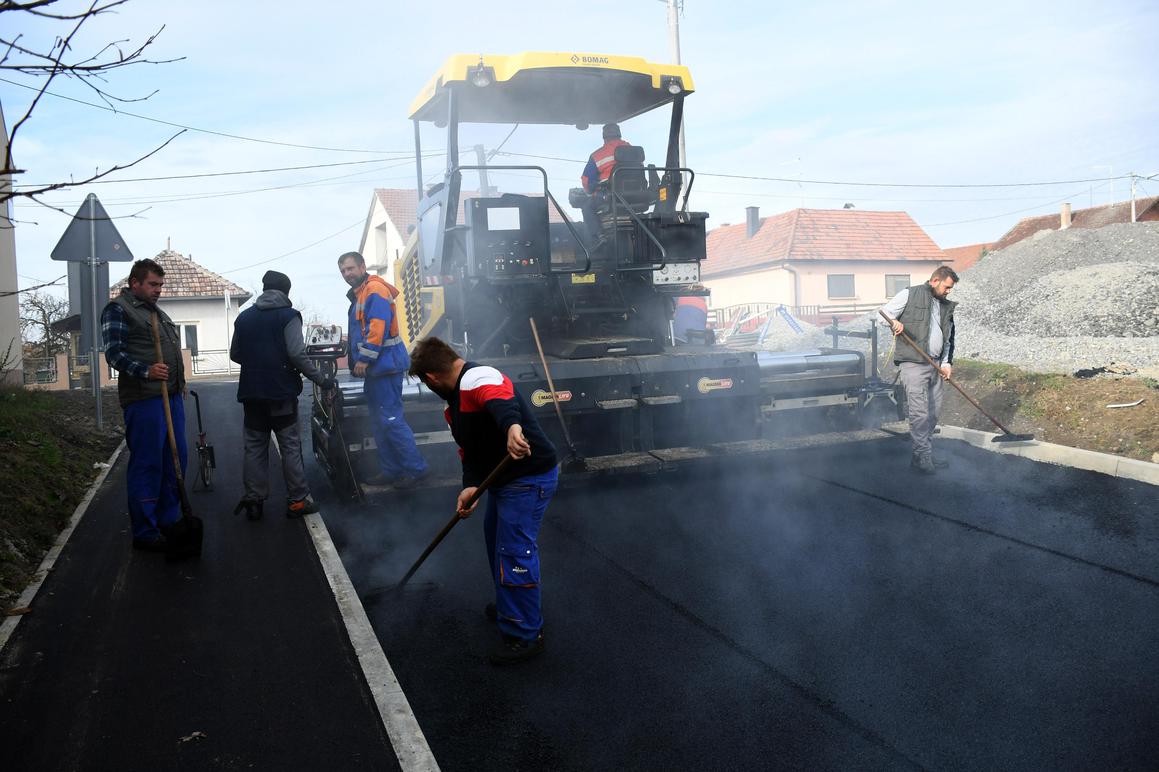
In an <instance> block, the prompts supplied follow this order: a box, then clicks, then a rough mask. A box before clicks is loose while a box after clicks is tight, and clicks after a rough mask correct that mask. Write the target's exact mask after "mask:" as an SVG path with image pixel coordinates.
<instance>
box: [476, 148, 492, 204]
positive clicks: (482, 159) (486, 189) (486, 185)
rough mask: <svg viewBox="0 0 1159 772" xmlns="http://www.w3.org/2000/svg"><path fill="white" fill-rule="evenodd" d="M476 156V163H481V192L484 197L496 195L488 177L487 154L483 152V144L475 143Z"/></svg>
mask: <svg viewBox="0 0 1159 772" xmlns="http://www.w3.org/2000/svg"><path fill="white" fill-rule="evenodd" d="M475 158H476V161H475V163H477V164H478V165H479V193H480V194H482V195H483V196H484V197H486V196H491V195H494V194H493V193H492V191H491V184H490V180H488V178H487V154H486V153H484V152H483V146H482V145H475Z"/></svg>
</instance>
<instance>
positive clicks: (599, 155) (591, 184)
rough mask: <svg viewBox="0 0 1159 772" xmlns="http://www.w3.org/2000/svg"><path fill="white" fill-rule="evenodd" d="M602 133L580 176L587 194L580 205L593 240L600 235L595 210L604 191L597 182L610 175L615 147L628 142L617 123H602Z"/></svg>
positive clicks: (601, 200) (613, 163)
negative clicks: (602, 141)
mask: <svg viewBox="0 0 1159 772" xmlns="http://www.w3.org/2000/svg"><path fill="white" fill-rule="evenodd" d="M603 135H604V144H603V145H601V146H600V147H599V148H597V149H596V151H595V152H594V153H592V154H591V155H590V156H588V163H587V166H585V167H584V173H583V176H582V177H580V182H582V183H583V186H584V191H585V192H587V193H588V194H589V197H588V200H587V201H586V202H585V203H584V205H583V207H582V210H583V213H584V225H586V226H587V228H588V233H590V234H591V236H592V239H594V240H598V239H599V237H600V217H599V215H598V214H597V213H596V210H597V208H598V207H599V206H600V204H602V203H603V201H604V192H603V191H602V190H600V189H599V184H600V183H601V182H607V181H608V179H609V178H610V177H611V176H612V170H613V169H615V168H616V148H618V147H623V146H624V145H627V144H628V143H627V142H625V141H624V140H623V139H621V138H620V126H619V124H617V123H606V124H604V132H603Z"/></svg>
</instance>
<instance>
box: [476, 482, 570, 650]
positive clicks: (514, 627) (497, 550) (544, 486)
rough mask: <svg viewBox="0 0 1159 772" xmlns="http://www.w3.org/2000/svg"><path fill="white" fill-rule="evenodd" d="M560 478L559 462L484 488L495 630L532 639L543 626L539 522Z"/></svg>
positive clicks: (484, 520)
mask: <svg viewBox="0 0 1159 772" xmlns="http://www.w3.org/2000/svg"><path fill="white" fill-rule="evenodd" d="M558 483H559V467H555V468H553V469H552V470H551V471H550V472H544V473H543V474H536V475H528V476H527V477H520V478H518V479H516V480H512V481H511V482H509V483H507V484H506V485H504V486H502V487H500V488H493V489H492V490H491V492H490V493H488V494H487V511H486V514H485V515H484V516H483V533H484V535H485V537H486V539H487V557H488V559H489V560H490V561H491V577H492V579H493V580H494V581H495V610H496V611H497V612H498V616H499V631H500V632H501V633H503V634H504V635H509V636H513V637H516V638H522V639H524V640H532V639H534V638H535V637H536V636H537V635H539V631H540V630H541V629H542V628H543V614H542V613H541V611H540V595H539V546H538V545H537V544H536V542H535V540H536V538H537V537H538V536H539V526H540V524H541V523H542V522H543V513H544V511H546V510H547V505H548V503H549V502H550V501H551V497H552V496H554V495H555V489H556V486H557V485H558Z"/></svg>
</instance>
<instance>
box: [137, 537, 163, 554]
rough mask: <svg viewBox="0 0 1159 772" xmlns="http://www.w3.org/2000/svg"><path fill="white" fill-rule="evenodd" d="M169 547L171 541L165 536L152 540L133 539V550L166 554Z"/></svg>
mask: <svg viewBox="0 0 1159 772" xmlns="http://www.w3.org/2000/svg"><path fill="white" fill-rule="evenodd" d="M168 547H169V541H168V540H167V539H166V538H165V537H164V536H157V537H154V538H152V539H133V549H135V550H143V551H145V552H164V551H165V550H166V549H168Z"/></svg>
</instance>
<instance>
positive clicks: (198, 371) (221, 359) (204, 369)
mask: <svg viewBox="0 0 1159 772" xmlns="http://www.w3.org/2000/svg"><path fill="white" fill-rule="evenodd" d="M192 360H193V362H192V368H191V369H192V370H193V374H194V375H213V374H216V373H228V374H232V373H233V372H234V370H235V369H237V368H236V366H235V365H234V363H233V362H231V361H230V359H229V351H227V350H226V349H220V350H204V349H203V350H201V351H198V352H197V356H195V357H192Z"/></svg>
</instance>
